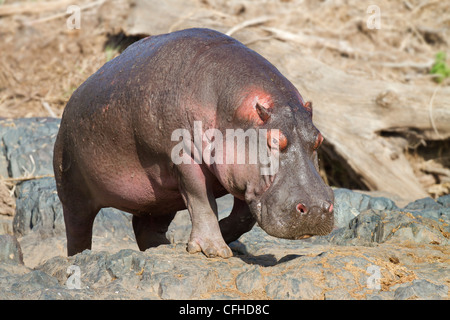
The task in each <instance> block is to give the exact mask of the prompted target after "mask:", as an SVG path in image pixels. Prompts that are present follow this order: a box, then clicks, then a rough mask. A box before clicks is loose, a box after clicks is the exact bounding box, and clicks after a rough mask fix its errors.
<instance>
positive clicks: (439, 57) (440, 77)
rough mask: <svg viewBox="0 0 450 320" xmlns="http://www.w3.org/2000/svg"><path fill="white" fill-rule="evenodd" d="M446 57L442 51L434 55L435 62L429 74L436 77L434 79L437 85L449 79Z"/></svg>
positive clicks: (449, 68) (449, 72) (449, 69)
mask: <svg viewBox="0 0 450 320" xmlns="http://www.w3.org/2000/svg"><path fill="white" fill-rule="evenodd" d="M446 60H447V55H446V54H445V52H444V51H440V52H438V53H437V54H436V61H435V62H434V64H433V66H432V67H431V70H430V73H431V74H433V75H436V76H437V77H435V78H434V79H435V80H436V82H437V83H441V82H442V81H444V79H445V78H448V77H450V67H449V66H448V64H447V63H446Z"/></svg>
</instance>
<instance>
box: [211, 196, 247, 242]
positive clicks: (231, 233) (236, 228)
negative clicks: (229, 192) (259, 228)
mask: <svg viewBox="0 0 450 320" xmlns="http://www.w3.org/2000/svg"><path fill="white" fill-rule="evenodd" d="M255 223H256V220H255V218H254V217H253V215H252V214H251V212H250V208H249V207H248V205H247V203H246V202H245V201H244V200H240V199H238V198H236V197H235V198H234V205H233V210H231V213H230V215H229V216H228V217H226V218H223V219H222V220H220V221H219V226H220V231H221V232H222V236H223V238H224V240H225V242H226V243H230V242H233V241H235V240H237V239H239V237H240V236H241V235H243V234H244V233H246V232H248V231H250V230H251V229H252V228H253V226H254V225H255Z"/></svg>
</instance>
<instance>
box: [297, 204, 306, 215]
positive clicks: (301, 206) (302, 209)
mask: <svg viewBox="0 0 450 320" xmlns="http://www.w3.org/2000/svg"><path fill="white" fill-rule="evenodd" d="M296 209H297V211H298V212H299V213H302V214H304V213H307V212H308V208H307V207H306V206H305V205H304V204H303V203H299V204H298V205H297V207H296Z"/></svg>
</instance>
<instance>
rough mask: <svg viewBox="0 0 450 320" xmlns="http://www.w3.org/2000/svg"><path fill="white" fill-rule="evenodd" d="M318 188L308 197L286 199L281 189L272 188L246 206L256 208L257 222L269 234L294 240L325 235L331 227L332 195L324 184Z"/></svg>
mask: <svg viewBox="0 0 450 320" xmlns="http://www.w3.org/2000/svg"><path fill="white" fill-rule="evenodd" d="M322 190H323V192H322V193H320V192H318V193H316V194H314V195H313V196H310V197H306V196H303V197H292V198H287V199H286V198H284V199H283V197H282V196H281V194H280V193H281V192H272V193H271V194H268V195H267V197H262V198H261V199H259V201H257V204H256V205H253V204H251V205H250V209H251V210H252V211H253V210H255V211H256V212H255V217H256V220H257V221H258V224H259V225H260V227H261V228H262V229H263V230H264V231H266V232H267V233H268V234H270V235H271V236H274V237H277V238H284V239H295V240H297V239H306V238H309V237H311V236H314V235H321V236H322V235H327V234H329V233H330V232H331V231H332V230H333V227H334V195H333V191H332V190H331V188H329V187H328V186H326V187H324V188H323V189H322ZM299 198H300V199H299Z"/></svg>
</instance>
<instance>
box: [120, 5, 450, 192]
mask: <svg viewBox="0 0 450 320" xmlns="http://www.w3.org/2000/svg"><path fill="white" fill-rule="evenodd" d="M172 2H173V3H172ZM165 4H166V5H165V6H162V7H161V6H156V5H155V4H153V3H152V2H146V1H138V0H135V1H134V2H133V4H132V5H131V6H130V12H129V14H128V20H127V22H126V24H124V26H123V30H124V32H125V33H126V34H127V35H130V36H132V35H136V34H140V35H142V34H149V35H152V34H157V33H162V32H169V31H174V30H180V29H184V28H189V27H194V26H202V27H209V28H214V29H216V30H219V31H222V32H226V31H228V30H234V29H233V27H235V26H237V25H239V26H241V25H243V26H244V27H245V25H253V24H254V23H248V24H246V23H245V22H242V21H237V20H236V18H235V17H234V16H229V17H227V19H223V20H221V21H220V24H219V23H218V21H217V19H214V18H213V17H215V16H216V17H217V12H216V11H214V10H212V9H211V10H210V11H209V12H208V8H206V7H204V6H202V5H201V4H200V3H199V2H196V1H187V4H185V3H184V4H183V7H179V4H178V7H177V2H176V1H167V2H165ZM155 6H156V7H155ZM153 7H154V8H153ZM152 10H158V13H159V14H158V17H160V18H158V19H146V12H151V11H152ZM164 10H166V11H167V14H164V12H162V11H164ZM174 10H175V11H177V15H176V16H174V15H173V14H171V13H173V11H174ZM222 15H225V14H222ZM180 16H181V18H180ZM270 20H271V19H268V18H267V19H262V20H261V21H260V20H258V19H254V21H256V22H257V23H260V22H261V23H264V22H265V21H270ZM252 21H253V20H252ZM239 23H240V24H239ZM218 25H220V27H218ZM244 27H242V28H244ZM242 28H238V30H239V29H242ZM163 30H164V31H163ZM155 31H156V32H155ZM241 31H242V30H239V31H237V32H235V33H234V34H233V37H235V38H236V39H238V40H241V41H242V42H244V43H250V44H249V47H250V48H252V49H254V50H255V51H257V52H259V53H260V54H262V55H263V56H264V57H266V58H267V59H268V60H269V61H271V62H272V63H273V64H274V65H275V66H276V67H277V68H278V69H279V70H280V71H281V72H282V73H283V74H284V75H285V76H286V77H287V78H288V79H289V80H291V81H292V82H293V83H294V85H296V87H297V88H298V89H299V91H300V92H301V94H302V95H303V97H304V98H305V99H307V100H312V101H313V102H314V121H315V123H316V125H317V127H318V128H319V129H320V130H321V131H322V133H323V135H324V136H325V138H326V139H327V141H328V143H329V144H331V145H332V146H333V148H334V151H335V152H337V153H338V154H339V155H340V157H341V158H343V159H345V161H346V164H347V165H348V166H350V167H351V168H352V169H353V171H354V172H356V173H357V174H358V175H359V176H360V177H361V179H362V181H363V182H364V183H365V184H366V185H367V187H368V188H370V189H371V190H381V191H387V192H390V193H393V194H397V195H398V196H401V197H402V198H404V199H408V200H413V199H417V198H423V197H426V196H428V194H427V193H426V191H425V190H424V189H423V187H422V186H421V184H420V182H419V181H418V179H417V177H416V176H415V175H414V172H413V169H412V167H411V165H410V163H409V162H408V160H407V159H406V157H405V152H404V151H405V150H404V149H405V144H403V145H399V143H398V142H399V141H406V140H407V137H408V136H414V137H415V138H416V139H419V140H420V139H426V140H442V139H447V138H449V137H450V88H448V87H447V88H446V87H437V85H436V86H433V85H431V84H430V85H429V86H426V87H418V86H414V85H407V84H401V83H395V82H387V81H378V80H369V79H365V78H362V77H356V76H354V75H349V74H347V73H345V72H344V71H341V70H339V69H337V68H333V67H332V66H330V65H327V64H325V63H322V62H321V61H319V60H317V59H315V58H313V57H308V56H302V55H301V54H299V52H300V50H299V48H300V43H299V42H301V41H303V40H302V39H303V38H304V37H291V38H292V39H283V36H280V34H281V35H283V34H284V33H283V32H280V30H279V29H277V30H275V31H276V32H275V33H274V34H273V35H272V36H271V37H270V36H269V37H268V36H267V32H274V29H272V30H271V29H270V28H251V29H246V30H245V32H241ZM249 39H250V40H249ZM254 39H256V40H254ZM258 39H261V41H258ZM308 39H309V38H308ZM297 40H298V41H297ZM333 45H334V46H336V45H335V44H333ZM347 49H348V48H347ZM374 68H376V66H374ZM436 88H438V89H436ZM391 135H393V136H397V139H392V138H391V137H389V136H391ZM405 143H406V142H405Z"/></svg>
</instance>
